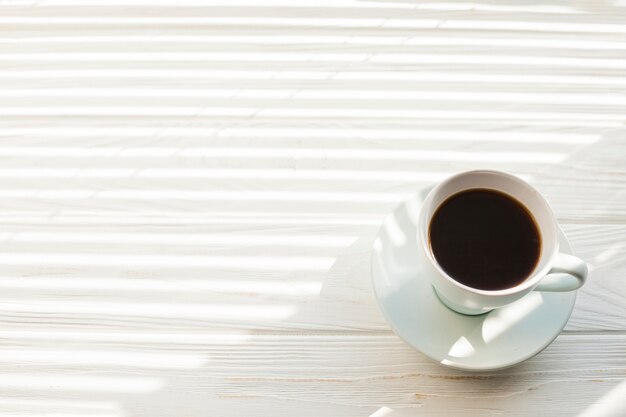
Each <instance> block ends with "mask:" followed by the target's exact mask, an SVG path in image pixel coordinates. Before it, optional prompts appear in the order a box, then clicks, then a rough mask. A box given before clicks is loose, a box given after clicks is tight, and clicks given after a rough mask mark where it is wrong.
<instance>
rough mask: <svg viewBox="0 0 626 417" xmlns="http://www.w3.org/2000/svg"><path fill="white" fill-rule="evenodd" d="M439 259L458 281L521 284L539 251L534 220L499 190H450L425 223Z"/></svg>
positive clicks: (495, 286) (498, 286)
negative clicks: (451, 191) (451, 192)
mask: <svg viewBox="0 0 626 417" xmlns="http://www.w3.org/2000/svg"><path fill="white" fill-rule="evenodd" d="M429 239H430V248H431V251H432V253H433V256H434V257H435V259H436V261H437V263H438V264H439V265H440V266H441V268H442V269H443V270H444V271H446V273H447V274H448V275H450V276H451V277H452V278H453V279H455V280H456V281H458V282H460V283H462V284H465V285H467V286H469V287H472V288H477V289H481V290H488V291H494V290H502V289H506V288H512V287H515V286H517V285H518V284H520V283H522V282H523V281H524V280H525V279H526V278H527V277H528V276H529V275H530V274H531V273H532V271H533V269H534V268H535V265H536V264H537V261H538V258H539V253H540V250H541V237H540V233H539V230H538V228H537V225H536V224H535V221H534V219H533V217H532V215H531V214H530V213H529V212H528V210H527V209H526V207H524V206H523V205H522V204H521V203H520V202H518V201H517V200H515V199H514V198H512V197H510V196H508V195H506V194H504V193H500V192H497V191H493V190H487V189H470V190H466V191H462V192H460V193H457V194H454V195H452V196H451V197H449V198H448V199H447V200H445V201H444V202H443V203H442V204H441V205H440V206H439V207H438V208H437V210H436V211H435V214H434V215H433V217H432V219H431V222H430V226H429Z"/></svg>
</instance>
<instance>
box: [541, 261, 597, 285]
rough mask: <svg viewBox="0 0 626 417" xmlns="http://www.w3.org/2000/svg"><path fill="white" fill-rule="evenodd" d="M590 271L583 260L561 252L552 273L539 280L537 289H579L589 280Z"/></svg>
mask: <svg viewBox="0 0 626 417" xmlns="http://www.w3.org/2000/svg"><path fill="white" fill-rule="evenodd" d="M588 273H589V269H588V268H587V264H586V263H585V262H584V261H583V260H581V259H579V258H577V257H575V256H572V255H568V254H566V253H559V254H558V255H557V258H556V261H555V262H554V266H553V267H552V269H551V270H550V273H549V274H548V275H546V276H545V277H544V278H543V279H542V280H541V281H539V285H537V286H536V287H535V291H550V292H565V291H574V290H577V289H579V288H580V287H582V286H583V284H584V283H585V281H586V280H587V274H588Z"/></svg>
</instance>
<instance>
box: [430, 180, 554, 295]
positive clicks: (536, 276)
mask: <svg viewBox="0 0 626 417" xmlns="http://www.w3.org/2000/svg"><path fill="white" fill-rule="evenodd" d="M475 174H489V175H495V176H501V177H506V178H507V179H510V180H512V181H515V182H517V183H518V184H521V185H522V186H524V187H526V188H528V189H530V190H531V191H532V192H533V193H535V194H536V195H537V196H538V198H540V199H541V200H542V202H543V203H544V205H545V207H546V209H547V211H548V213H549V215H550V219H551V220H552V221H551V223H552V229H553V230H548V231H547V232H548V233H552V234H553V235H555V236H556V235H558V223H557V220H556V217H555V216H554V212H553V211H552V208H551V207H550V204H548V201H547V200H546V199H545V198H544V197H543V195H541V193H540V192H539V191H537V190H536V189H535V188H534V187H533V186H532V185H530V184H529V183H528V182H526V181H524V180H522V179H521V178H518V177H516V176H515V175H512V174H508V173H506V172H502V171H496V170H488V169H480V170H471V171H464V172H461V173H458V174H455V175H452V176H450V177H448V178H446V179H445V180H443V181H441V182H440V183H438V184H437V185H435V186H434V187H433V188H432V189H431V190H430V192H429V193H428V195H427V196H426V199H425V200H424V205H423V206H422V210H421V212H420V217H419V227H418V233H419V234H420V235H421V236H419V237H418V240H420V241H421V242H420V243H421V246H422V249H423V250H424V252H425V253H426V256H427V258H428V260H429V261H430V262H431V264H432V265H433V267H434V268H435V269H436V270H437V272H439V273H440V274H441V276H442V277H444V278H445V279H446V280H447V281H448V282H450V283H451V284H452V285H454V286H456V287H458V288H460V289H462V290H465V291H469V292H472V293H474V294H479V295H487V296H504V295H512V294H517V293H520V292H524V291H525V290H528V289H532V287H534V286H535V285H537V284H538V283H539V281H540V280H541V279H542V278H543V277H544V276H545V275H546V274H547V273H548V271H549V270H550V269H551V262H546V264H545V265H544V266H543V267H542V268H541V269H539V270H535V271H533V272H532V274H531V275H530V276H529V277H528V278H526V279H525V280H524V281H523V282H521V283H520V284H518V285H516V286H514V287H510V288H505V289H502V290H481V289H479V288H474V287H470V286H467V285H465V284H462V283H460V282H458V281H457V280H455V279H454V278H452V277H451V276H450V275H448V273H446V271H444V270H443V268H441V266H440V265H439V263H438V262H437V260H436V259H435V257H434V255H433V253H432V251H431V250H430V245H429V236H428V229H429V222H428V221H427V220H428V219H426V218H425V217H426V210H425V208H426V207H428V206H430V205H432V199H433V198H434V196H435V195H436V194H437V192H438V191H440V190H441V189H442V188H443V187H444V186H445V185H446V184H448V183H449V182H451V181H452V180H454V179H457V178H459V177H464V176H470V175H475ZM473 188H478V187H472V188H467V189H468V190H470V189H473ZM497 191H500V192H503V193H506V194H508V193H507V192H506V190H502V189H497ZM455 194H456V193H455ZM512 198H514V197H512ZM516 200H517V199H516ZM444 201H445V200H444ZM520 203H521V204H523V205H524V207H525V208H526V209H527V210H528V212H529V213H531V215H533V217H534V214H533V213H532V212H531V211H530V209H528V207H527V206H526V204H525V203H524V202H523V201H520ZM433 213H434V211H433ZM540 232H541V233H542V236H543V229H540ZM543 241H545V239H543V237H542V243H543ZM555 242H556V243H555V244H554V245H553V247H552V249H551V250H550V251H549V252H548V253H547V254H546V255H544V256H541V255H540V257H539V259H538V260H537V264H539V263H540V262H541V261H542V259H543V258H544V257H547V258H548V259H554V257H555V256H556V254H557V253H558V251H559V243H558V240H555Z"/></svg>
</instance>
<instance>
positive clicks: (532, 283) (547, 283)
mask: <svg viewBox="0 0 626 417" xmlns="http://www.w3.org/2000/svg"><path fill="white" fill-rule="evenodd" d="M473 188H482V189H491V190H496V191H500V192H502V193H505V194H507V195H509V196H510V197H513V198H514V199H516V200H517V201H519V202H520V203H522V204H523V205H524V206H525V207H526V208H527V209H528V211H529V212H530V213H531V214H532V216H533V217H534V220H535V223H536V224H537V226H538V229H539V232H540V235H541V250H540V254H539V260H538V262H537V264H536V266H535V269H534V270H533V271H532V273H531V274H530V275H529V276H528V278H526V280H524V281H523V282H522V283H520V284H519V285H517V286H515V287H511V288H507V289H503V290H495V291H487V290H481V289H477V288H472V287H468V286H467V285H464V284H461V283H460V282H458V281H456V280H455V279H454V278H453V277H451V276H449V275H448V274H447V273H446V272H445V271H444V270H443V269H442V268H441V266H440V265H439V264H438V263H437V261H436V260H435V257H434V255H433V253H432V251H431V247H430V242H429V227H430V221H431V219H432V216H433V214H434V213H435V211H436V210H437V208H438V207H439V206H440V205H441V203H443V202H444V201H445V200H446V199H448V198H449V197H450V196H452V195H454V194H456V193H458V192H461V191H465V190H469V189H473ZM417 241H418V242H420V248H421V249H420V250H422V251H423V254H424V255H425V259H426V262H424V264H425V267H426V268H429V269H430V274H428V275H429V276H431V277H432V285H433V287H434V289H435V291H436V293H437V295H438V296H439V298H440V299H441V301H442V302H443V303H444V304H446V305H447V306H448V307H449V308H451V309H452V310H455V311H457V312H459V313H462V314H470V315H474V314H483V313H486V312H488V311H491V310H493V309H495V308H499V307H502V306H505V305H507V304H510V303H512V302H514V301H517V300H519V299H520V298H522V297H523V296H525V295H526V294H528V293H529V292H531V291H574V290H576V289H578V288H580V287H581V286H582V285H583V284H584V283H585V280H586V279H587V265H586V264H585V262H583V261H582V260H580V259H579V258H577V257H575V256H572V255H568V254H564V253H560V252H559V226H558V223H557V221H556V218H555V217H554V214H553V213H552V209H551V208H550V206H549V205H548V202H547V201H546V200H545V199H544V198H543V196H542V195H541V194H539V192H538V191H537V190H535V189H534V188H533V187H531V186H530V185H529V184H528V183H526V182H525V181H522V180H521V179H519V178H517V177H514V176H513V175H509V174H506V173H504V172H499V171H468V172H464V173H461V174H458V175H455V176H453V177H450V178H448V179H447V180H445V181H443V182H441V183H439V184H438V185H436V186H435V187H434V188H433V189H432V190H431V191H430V192H429V193H428V195H427V196H426V199H425V200H424V204H423V206H422V209H421V212H420V214H419V221H418V228H417Z"/></svg>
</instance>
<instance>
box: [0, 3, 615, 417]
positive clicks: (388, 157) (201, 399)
mask: <svg viewBox="0 0 626 417" xmlns="http://www.w3.org/2000/svg"><path fill="white" fill-rule="evenodd" d="M148 3H152V4H153V5H151V6H148V5H147V4H148ZM617 3H618V2H613V3H612V2H610V1H601V0H598V1H588V2H577V1H553V0H547V1H545V2H539V1H534V0H528V1H526V0H512V1H506V2H503V1H496V0H485V1H483V0H478V1H475V2H468V3H463V2H461V1H454V2H431V1H425V2H421V1H409V0H397V1H394V0H390V1H384V2H383V1H380V2H376V1H356V0H336V1H330V0H329V1H322V0H315V1H314V0H307V1H306V2H304V1H303V2H299V3H298V2H291V1H283V0H267V1H266V2H264V3H256V4H255V3H254V2H252V1H245V0H241V1H226V0H224V1H207V2H204V3H201V2H189V1H182V2H181V1H175V0H170V1H155V2H148V1H141V0H130V1H129V2H123V1H113V2H110V3H108V4H107V3H106V2H104V1H98V0H97V1H94V2H87V1H86V2H83V3H82V4H81V2H79V1H78V0H77V1H73V0H56V1H5V2H4V3H3V4H2V5H1V6H0V158H1V159H0V162H1V165H0V225H1V227H0V245H1V246H0V248H1V251H0V415H1V416H3V417H6V416H22V417H25V416H30V417H39V416H43V417H79V416H81V417H82V416H93V417H139V416H141V417H161V416H168V417H169V416H176V417H197V416H370V415H372V414H373V415H374V416H376V417H381V416H391V417H402V416H460V415H463V416H502V415H506V416H573V417H606V416H624V415H626V405H625V404H626V401H625V400H624V399H625V398H626V382H624V380H625V378H626V255H625V252H626V188H625V187H626V168H625V166H626V133H624V132H623V131H622V130H621V129H623V128H624V122H625V121H626V94H625V92H626V13H625V12H624V9H623V8H620V7H618V5H617ZM472 168H494V169H502V170H506V171H509V172H512V173H515V174H518V175H520V176H522V177H524V178H527V179H528V180H529V181H530V182H531V183H532V184H534V185H535V186H536V187H538V188H539V189H540V190H541V191H542V192H543V193H544V194H545V195H546V196H547V198H548V199H549V201H550V202H551V203H552V204H553V207H554V209H555V211H556V213H557V215H558V218H559V220H560V222H561V223H562V225H563V228H564V230H565V231H566V233H567V234H568V236H569V237H570V239H571V242H572V245H573V248H574V250H575V253H576V254H578V255H579V256H581V257H583V258H584V259H585V260H587V261H588V262H589V263H590V264H591V266H592V273H591V277H590V280H589V282H588V285H586V286H585V287H584V289H583V290H582V291H580V294H579V297H578V300H577V304H576V308H575V311H574V314H573V316H572V318H571V320H570V322H569V324H568V325H567V327H566V329H565V331H564V332H563V334H562V335H561V336H560V337H559V338H558V339H557V340H556V341H555V343H554V344H553V345H552V346H550V347H549V348H548V349H547V350H546V351H544V352H543V353H541V354H540V355H538V356H537V357H536V358H534V359H532V360H530V361H528V362H527V363H525V364H522V365H520V366H517V367H514V368H512V369H510V370H507V371H502V372H486V373H476V374H469V373H462V372H458V371H453V370H448V369H445V368H443V367H442V366H440V365H438V364H435V363H432V362H430V361H429V360H427V359H426V358H425V357H424V356H423V355H421V354H419V353H418V352H416V351H414V350H412V349H411V348H410V347H408V346H407V345H405V344H404V343H403V342H402V341H400V340H399V339H398V337H396V336H395V335H394V334H393V333H392V332H391V331H390V329H389V327H388V325H387V324H386V323H385V321H384V319H383V317H382V315H381V313H380V312H379V310H378V308H377V306H376V303H375V300H374V298H373V295H372V290H371V287H370V276H369V274H370V271H369V250H370V246H371V243H372V238H373V236H374V234H375V233H376V230H377V228H378V227H379V225H380V224H381V222H382V220H383V219H384V217H385V215H386V214H387V213H388V212H389V211H390V210H391V209H392V208H393V207H394V206H395V205H396V204H398V203H399V202H400V201H402V200H403V199H404V198H406V197H407V196H409V195H411V194H412V193H413V192H415V191H416V190H418V189H420V188H421V187H423V186H425V185H428V184H430V183H432V182H435V181H437V180H440V179H442V178H445V177H446V176H448V175H450V174H452V173H454V172H458V171H461V170H466V169H472Z"/></svg>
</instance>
